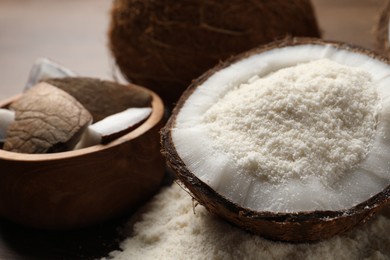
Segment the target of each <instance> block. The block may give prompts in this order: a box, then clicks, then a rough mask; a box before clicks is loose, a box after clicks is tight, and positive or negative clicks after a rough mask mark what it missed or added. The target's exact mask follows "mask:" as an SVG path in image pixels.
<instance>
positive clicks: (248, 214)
mask: <svg viewBox="0 0 390 260" xmlns="http://www.w3.org/2000/svg"><path fill="white" fill-rule="evenodd" d="M306 44H313V45H331V46H333V47H335V48H337V49H341V50H348V51H353V52H357V53H361V54H365V55H367V56H368V57H371V58H373V59H376V60H379V61H381V62H384V63H387V64H389V66H390V60H389V59H388V58H387V57H384V56H382V55H380V54H379V53H377V52H375V51H373V50H369V49H366V48H363V47H360V46H357V45H353V44H349V43H344V42H339V41H329V40H322V39H318V38H307V37H293V38H291V37H287V38H284V39H282V40H278V41H274V42H271V43H269V44H265V45H262V46H259V47H257V48H254V49H252V50H249V51H247V52H244V53H242V54H239V55H236V56H233V57H231V58H230V59H227V60H226V61H223V62H221V63H219V64H218V65H217V66H215V67H214V68H211V69H210V70H208V71H206V72H205V73H204V74H202V75H201V76H200V77H198V78H197V79H195V80H193V81H192V83H191V85H190V86H189V87H188V88H187V89H186V90H185V91H184V93H183V94H182V96H181V97H180V99H179V100H178V102H177V104H176V106H175V108H174V109H173V111H172V115H171V117H170V118H169V120H168V121H167V123H166V125H165V126H164V127H163V128H162V130H161V144H162V153H163V155H164V157H165V158H166V162H167V164H168V166H169V167H170V168H171V169H173V170H174V172H175V174H176V176H177V177H178V179H179V180H180V181H181V182H183V183H184V184H185V186H186V187H187V188H188V189H189V190H190V192H191V196H192V197H193V198H194V199H196V200H198V198H197V195H196V193H198V192H202V193H203V194H205V195H206V196H207V197H208V198H210V200H213V201H216V203H218V204H223V205H224V206H225V207H226V208H227V210H229V211H230V212H234V213H236V214H237V215H239V216H240V217H244V218H250V219H256V220H266V221H273V222H283V223H285V222H286V221H287V222H318V221H332V220H334V219H339V218H347V217H351V216H353V215H367V216H368V217H369V216H370V215H371V214H374V213H375V212H376V211H377V210H379V209H380V208H381V207H382V206H384V205H385V204H386V203H388V202H390V185H388V186H387V187H386V188H385V189H383V190H382V191H380V192H378V193H377V194H375V195H373V196H371V197H370V198H369V199H367V200H365V201H363V202H361V203H359V204H357V205H355V206H352V207H351V208H346V209H342V210H314V211H297V212H271V211H255V210H251V209H248V208H244V207H242V206H240V205H238V204H237V203H234V202H232V201H230V200H229V199H227V198H225V197H224V196H222V195H221V194H219V193H217V192H216V191H214V190H213V189H212V188H211V187H210V186H208V185H207V184H206V183H204V182H203V181H201V180H200V179H199V178H198V177H197V176H195V175H194V174H193V173H191V172H190V171H189V170H188V169H187V168H186V166H185V163H184V162H183V161H182V160H181V158H180V156H179V155H178V153H177V151H176V149H175V147H174V144H173V140H172V136H171V132H170V129H171V128H173V127H174V125H175V122H176V117H177V115H178V113H179V112H180V110H181V108H182V107H183V106H184V103H185V102H186V100H187V98H188V97H189V96H191V94H192V93H193V92H194V91H195V89H196V88H197V87H198V86H199V85H201V84H202V83H203V82H205V81H206V80H207V79H208V78H209V77H210V76H211V75H213V74H214V73H215V72H217V71H219V70H222V69H224V68H226V67H228V66H229V65H231V64H232V63H235V62H237V61H240V60H242V59H245V58H247V57H249V56H251V55H252V54H260V53H263V52H266V51H269V50H271V49H274V48H283V47H289V46H297V45H306ZM194 190H195V192H194ZM206 203H207V202H206Z"/></svg>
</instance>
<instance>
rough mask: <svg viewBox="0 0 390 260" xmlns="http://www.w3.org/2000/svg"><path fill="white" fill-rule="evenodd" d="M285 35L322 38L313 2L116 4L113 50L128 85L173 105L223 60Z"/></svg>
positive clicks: (143, 0)
mask: <svg viewBox="0 0 390 260" xmlns="http://www.w3.org/2000/svg"><path fill="white" fill-rule="evenodd" d="M286 35H292V36H311V37H318V36H320V32H319V29H318V27H317V22H316V19H315V15H314V11H313V8H312V5H311V2H310V1H309V0H295V1H284V0H282V1H280V0H274V1H263V0H254V1H240V0H231V1H215V0H211V1H199V0H189V1H185V2H183V1H175V0H156V1H150V0H116V1H115V2H114V5H113V8H112V17H111V27H110V30H109V40H110V42H109V45H110V46H109V47H110V49H111V51H112V54H113V56H114V58H115V60H116V63H117V65H118V66H119V68H120V70H121V72H122V73H123V74H124V76H125V77H126V78H127V79H128V80H130V81H132V82H134V83H136V84H140V85H143V86H146V87H148V88H150V89H152V90H154V91H155V92H157V93H158V94H159V95H160V96H161V97H162V99H163V100H164V101H165V102H166V103H167V105H168V106H170V105H172V102H175V101H176V100H177V99H178V98H179V96H180V95H181V94H182V92H183V91H184V89H185V88H186V87H187V86H188V85H189V84H190V83H191V80H192V79H194V78H196V77H198V76H199V75H200V74H201V73H203V72H204V71H206V70H207V69H209V68H211V67H212V66H214V65H215V64H216V63H218V61H220V60H223V59H226V58H227V57H229V56H231V55H233V54H237V53H240V52H242V51H245V50H248V49H251V48H253V47H255V46H257V45H259V44H264V43H267V42H270V41H272V40H274V39H276V38H282V37H285V36H286Z"/></svg>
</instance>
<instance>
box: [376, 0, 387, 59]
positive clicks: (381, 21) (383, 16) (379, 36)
mask: <svg viewBox="0 0 390 260" xmlns="http://www.w3.org/2000/svg"><path fill="white" fill-rule="evenodd" d="M389 19H390V1H387V2H386V3H385V5H384V6H383V8H382V11H381V13H380V15H379V17H378V22H377V25H376V28H375V37H376V48H377V50H378V51H380V52H381V53H383V54H384V55H386V56H387V57H390V41H389Z"/></svg>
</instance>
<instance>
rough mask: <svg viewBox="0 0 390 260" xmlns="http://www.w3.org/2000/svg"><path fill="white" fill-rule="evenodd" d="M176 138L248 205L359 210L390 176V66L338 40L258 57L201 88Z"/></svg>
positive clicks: (198, 165)
mask: <svg viewBox="0 0 390 260" xmlns="http://www.w3.org/2000/svg"><path fill="white" fill-rule="evenodd" d="M248 89H251V91H249V90H248ZM245 95H247V97H243V96H245ZM248 96H249V97H248ZM243 100H244V101H247V102H248V103H246V104H245V103H242V101H243ZM171 136H172V141H173V144H174V146H175V149H176V151H177V153H178V155H179V157H180V158H181V159H182V160H183V162H184V163H185V165H186V167H187V168H188V169H189V171H191V172H192V173H193V174H194V175H195V176H196V177H198V178H199V179H200V180H201V181H203V182H204V183H206V184H207V185H209V186H210V187H211V188H212V189H213V190H215V191H216V192H217V193H218V194H220V195H221V196H223V197H225V198H226V199H228V200H230V201H231V202H233V203H236V204H238V205H240V206H242V207H244V208H248V209H251V210H254V211H270V212H285V213H286V212H301V211H314V210H344V209H349V208H351V207H353V206H355V205H357V204H359V203H361V202H364V201H366V200H367V199H369V198H371V197H372V196H374V195H375V194H377V193H379V192H381V191H382V190H383V189H384V188H386V187H387V186H388V185H389V184H390V158H389V157H390V66H389V65H388V64H386V63H383V62H381V61H379V60H376V59H374V58H371V57H368V56H367V55H365V54H362V53H358V52H353V51H349V50H342V49H338V48H336V47H334V46H332V45H316V44H305V45H297V46H290V47H281V48H277V49H273V50H269V51H266V52H263V53H260V54H255V55H251V56H249V57H247V58H244V59H242V60H239V61H237V62H235V63H233V64H231V65H229V66H228V67H226V68H224V69H222V70H220V71H218V72H216V73H214V74H213V75H212V76H211V77H209V78H208V79H206V80H205V81H204V82H203V83H202V84H201V85H200V86H198V87H197V88H196V89H195V91H194V92H193V93H192V94H191V95H190V96H189V97H188V99H187V100H186V101H185V103H184V104H183V106H182V107H181V109H180V110H179V112H178V114H177V117H176V122H175V125H174V128H173V129H172V130H171Z"/></svg>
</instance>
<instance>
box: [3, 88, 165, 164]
mask: <svg viewBox="0 0 390 260" xmlns="http://www.w3.org/2000/svg"><path fill="white" fill-rule="evenodd" d="M131 85H135V84H131ZM136 86H137V87H140V88H142V89H144V90H145V91H147V92H148V93H150V95H151V96H152V101H151V107H152V113H151V114H150V115H149V117H148V118H147V119H146V120H145V121H144V122H143V123H142V124H141V125H140V126H138V127H137V128H136V129H134V130H133V131H131V132H129V133H127V134H125V135H123V136H121V137H119V138H117V139H115V140H113V141H111V142H109V143H107V144H98V145H93V146H90V147H86V148H82V149H78V150H71V151H64V152H58V153H45V154H27V153H16V152H10V151H5V150H3V149H0V159H1V160H10V161H18V162H38V161H49V160H60V159H69V158H72V157H79V156H83V155H85V154H90V153H95V152H101V151H104V150H107V149H110V148H112V147H115V146H118V145H121V144H123V143H126V142H128V141H131V140H133V139H136V138H137V137H139V136H141V135H143V134H144V133H146V132H147V131H149V130H151V129H152V128H153V127H154V126H156V125H157V124H158V123H159V122H160V121H161V120H162V119H163V116H164V103H163V101H162V99H161V98H160V97H159V96H158V95H157V94H156V93H155V92H154V91H152V90H149V89H147V88H145V87H142V86H139V85H136ZM21 95H22V94H17V95H15V96H13V97H10V98H7V99H4V100H2V101H0V108H4V107H7V106H8V105H10V104H11V103H12V102H13V101H15V100H17V99H18V98H19V97H20V96H21Z"/></svg>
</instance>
